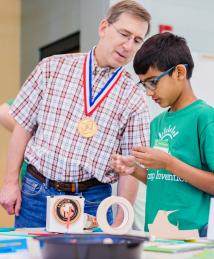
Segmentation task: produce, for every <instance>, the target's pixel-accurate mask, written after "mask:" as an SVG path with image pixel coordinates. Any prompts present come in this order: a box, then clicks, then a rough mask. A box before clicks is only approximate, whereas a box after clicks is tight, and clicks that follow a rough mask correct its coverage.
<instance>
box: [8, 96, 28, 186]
mask: <svg viewBox="0 0 214 259" xmlns="http://www.w3.org/2000/svg"><path fill="white" fill-rule="evenodd" d="M13 102H14V99H10V100H8V101H7V102H6V103H7V104H8V105H9V106H11V105H12V104H13ZM26 171H27V163H26V162H25V161H24V162H23V163H22V167H21V171H20V180H21V181H22V180H23V178H24V176H25V173H26Z"/></svg>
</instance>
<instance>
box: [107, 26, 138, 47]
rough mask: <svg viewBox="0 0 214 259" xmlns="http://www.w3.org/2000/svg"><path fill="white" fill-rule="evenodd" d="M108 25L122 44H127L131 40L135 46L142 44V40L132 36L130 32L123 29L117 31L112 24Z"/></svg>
mask: <svg viewBox="0 0 214 259" xmlns="http://www.w3.org/2000/svg"><path fill="white" fill-rule="evenodd" d="M110 25H111V26H112V27H113V28H114V29H115V31H116V32H117V34H118V36H119V37H120V39H121V40H122V41H124V42H128V41H130V40H133V41H134V43H135V44H136V45H137V46H140V45H141V44H142V43H143V39H142V38H141V37H139V36H134V35H133V34H131V33H130V32H128V31H127V30H125V29H118V28H117V27H116V26H115V25H114V24H113V23H110Z"/></svg>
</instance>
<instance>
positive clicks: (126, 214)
mask: <svg viewBox="0 0 214 259" xmlns="http://www.w3.org/2000/svg"><path fill="white" fill-rule="evenodd" d="M113 204H118V205H120V206H121V208H122V209H123V222H122V223H121V225H120V226H118V227H111V225H109V223H108V221H107V212H108V209H109V208H110V207H111V206H112V205H113ZM133 221H134V210H133V207H132V205H131V203H130V202H129V201H128V200H126V199H125V198H123V197H118V196H111V197H109V198H106V199H105V200H103V201H102V202H101V203H100V205H99V207H98V210H97V223H98V225H99V227H100V228H101V229H102V230H103V231H104V232H106V233H108V234H118V235H123V234H126V233H128V231H129V230H130V229H131V227H132V224H133Z"/></svg>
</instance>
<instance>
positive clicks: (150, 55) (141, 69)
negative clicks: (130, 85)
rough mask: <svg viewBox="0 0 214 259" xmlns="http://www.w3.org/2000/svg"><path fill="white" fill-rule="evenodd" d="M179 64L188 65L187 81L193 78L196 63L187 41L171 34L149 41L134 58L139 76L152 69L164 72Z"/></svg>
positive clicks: (159, 35) (166, 33)
mask: <svg viewBox="0 0 214 259" xmlns="http://www.w3.org/2000/svg"><path fill="white" fill-rule="evenodd" d="M178 64H188V66H187V67H186V70H187V79H189V78H191V76H192V71H193V67H194V62H193V59H192V55H191V53H190V49H189V47H188V46H187V43H186V40H185V39H184V38H182V37H179V36H177V35H174V34H172V33H170V32H164V33H159V34H156V35H154V36H152V37H150V38H149V39H147V40H146V41H145V42H144V44H143V45H142V47H141V48H140V49H139V50H138V52H137V53H136V55H135V57H134V70H135V73H136V74H137V75H140V74H146V73H147V71H148V70H149V68H150V67H152V68H156V69H158V70H160V71H162V72H163V71H166V70H167V69H170V68H171V67H173V66H176V65H178ZM171 73H172V72H171Z"/></svg>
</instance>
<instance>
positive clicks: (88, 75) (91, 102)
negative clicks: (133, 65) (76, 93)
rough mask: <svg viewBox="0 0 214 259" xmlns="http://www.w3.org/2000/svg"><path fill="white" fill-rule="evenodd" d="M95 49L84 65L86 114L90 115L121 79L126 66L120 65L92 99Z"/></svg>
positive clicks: (86, 58) (91, 51)
mask: <svg viewBox="0 0 214 259" xmlns="http://www.w3.org/2000/svg"><path fill="white" fill-rule="evenodd" d="M92 64H93V49H92V50H90V52H89V53H88V54H87V55H86V57H85V60H84V66H83V85H84V105H85V115H86V116H90V115H91V114H92V113H93V112H94V111H95V110H96V109H97V108H98V107H99V106H100V104H101V103H102V102H103V101H104V99H105V98H106V97H107V96H108V95H109V93H110V92H111V90H112V89H113V88H114V86H115V85H116V83H117V82H118V80H119V79H120V77H121V75H122V73H123V70H124V68H123V67H119V68H118V69H116V70H115V71H114V73H113V74H112V76H111V77H110V78H109V79H108V81H107V82H106V84H105V85H104V86H103V87H102V89H101V90H100V91H99V93H98V94H97V95H96V96H95V97H94V99H92V90H93V77H92V75H93V72H92Z"/></svg>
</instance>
